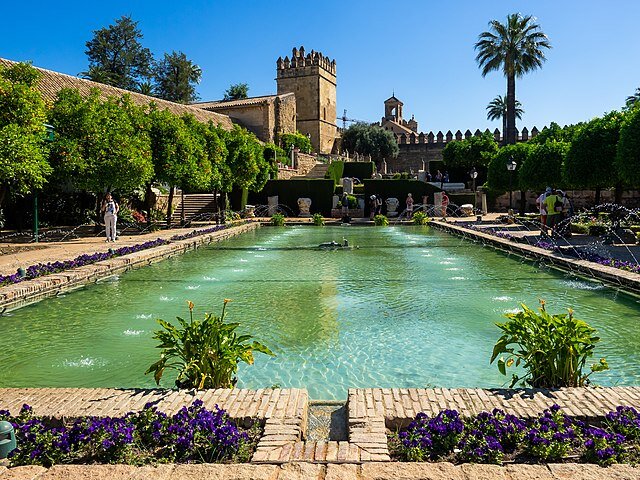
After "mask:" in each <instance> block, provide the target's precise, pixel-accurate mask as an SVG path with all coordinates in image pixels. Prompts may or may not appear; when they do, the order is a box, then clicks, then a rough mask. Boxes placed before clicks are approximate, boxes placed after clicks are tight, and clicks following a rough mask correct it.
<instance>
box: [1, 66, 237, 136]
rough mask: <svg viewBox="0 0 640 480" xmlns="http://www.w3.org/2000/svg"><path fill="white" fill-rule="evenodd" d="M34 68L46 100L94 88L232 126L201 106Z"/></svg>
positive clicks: (224, 125)
mask: <svg viewBox="0 0 640 480" xmlns="http://www.w3.org/2000/svg"><path fill="white" fill-rule="evenodd" d="M15 63H17V62H14V61H12V60H7V59H4V58H0V65H1V66H4V67H10V66H11V65H13V64H15ZM36 68H37V69H38V71H39V72H40V73H41V74H42V76H41V77H40V81H39V83H38V89H39V90H40V92H41V93H42V97H43V98H44V99H45V101H47V102H53V101H55V99H56V95H57V94H58V92H59V91H60V90H61V89H63V88H77V89H78V91H79V92H80V94H82V95H88V94H89V92H90V91H91V89H93V88H96V89H98V90H99V91H100V96H101V97H103V98H106V97H112V96H116V97H120V96H122V95H124V94H128V95H129V96H130V97H131V100H132V101H133V102H134V103H135V104H136V105H148V104H149V103H151V102H155V104H156V105H157V106H158V108H160V109H166V110H169V111H170V112H172V113H175V114H177V115H183V114H185V113H190V114H192V115H193V116H194V117H196V119H198V120H199V121H201V122H208V121H209V120H212V121H213V122H214V123H216V124H218V125H220V126H221V127H222V128H224V129H226V130H230V129H231V128H232V126H233V123H232V122H231V119H230V118H229V117H228V116H226V115H222V114H220V113H215V112H210V111H208V110H203V109H202V108H197V107H195V106H193V105H182V104H180V103H174V102H169V101H167V100H161V99H159V98H155V97H150V96H148V95H143V94H141V93H136V92H131V91H129V90H124V89H122V88H116V87H112V86H110V85H105V84H103V83H98V82H92V81H91V80H85V79H84V78H77V77H72V76H71V75H67V74H64V73H59V72H54V71H52V70H46V69H44V68H39V67H36Z"/></svg>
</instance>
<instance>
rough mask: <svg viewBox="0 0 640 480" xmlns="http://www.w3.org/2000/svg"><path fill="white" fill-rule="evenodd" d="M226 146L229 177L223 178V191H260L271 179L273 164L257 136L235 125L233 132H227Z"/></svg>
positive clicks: (225, 137)
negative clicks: (233, 189) (240, 189)
mask: <svg viewBox="0 0 640 480" xmlns="http://www.w3.org/2000/svg"><path fill="white" fill-rule="evenodd" d="M224 140H225V144H226V147H227V150H228V155H227V161H226V163H227V166H228V167H229V170H228V172H227V174H228V176H226V177H224V178H223V181H222V189H223V190H224V191H231V189H232V188H233V187H239V188H248V189H249V190H252V191H260V190H262V187H263V186H264V184H265V183H266V181H267V180H268V179H269V171H270V169H271V164H270V163H269V162H267V161H266V160H265V158H264V154H263V150H262V145H261V144H260V142H259V141H258V139H257V138H256V136H255V135H254V134H253V133H251V132H249V131H247V130H246V129H244V128H242V127H239V126H238V125H234V127H233V130H231V131H230V132H225V135H224Z"/></svg>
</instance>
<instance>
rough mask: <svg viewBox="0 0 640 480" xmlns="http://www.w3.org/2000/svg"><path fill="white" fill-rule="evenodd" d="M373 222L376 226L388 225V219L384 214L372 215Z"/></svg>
mask: <svg viewBox="0 0 640 480" xmlns="http://www.w3.org/2000/svg"><path fill="white" fill-rule="evenodd" d="M373 224H374V225H376V226H378V227H386V226H387V225H389V219H388V218H387V217H385V216H384V215H376V216H375V217H373Z"/></svg>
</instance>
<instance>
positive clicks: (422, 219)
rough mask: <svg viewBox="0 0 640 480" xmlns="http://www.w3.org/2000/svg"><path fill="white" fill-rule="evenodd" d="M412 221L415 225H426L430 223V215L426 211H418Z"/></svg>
mask: <svg viewBox="0 0 640 480" xmlns="http://www.w3.org/2000/svg"><path fill="white" fill-rule="evenodd" d="M411 221H412V222H413V224H414V225H426V224H427V223H429V217H428V216H427V214H426V213H424V212H416V213H414V214H413V217H411Z"/></svg>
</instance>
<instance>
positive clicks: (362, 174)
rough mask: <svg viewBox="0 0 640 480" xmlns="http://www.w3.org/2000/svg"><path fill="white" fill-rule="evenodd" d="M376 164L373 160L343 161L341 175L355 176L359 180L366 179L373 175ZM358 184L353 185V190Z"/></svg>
mask: <svg viewBox="0 0 640 480" xmlns="http://www.w3.org/2000/svg"><path fill="white" fill-rule="evenodd" d="M375 169H376V165H375V163H374V162H345V164H344V171H343V172H342V176H343V177H355V178H358V179H360V180H366V179H369V178H371V177H372V176H373V173H374V172H375ZM356 187H359V185H354V187H353V188H354V191H355V189H356Z"/></svg>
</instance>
